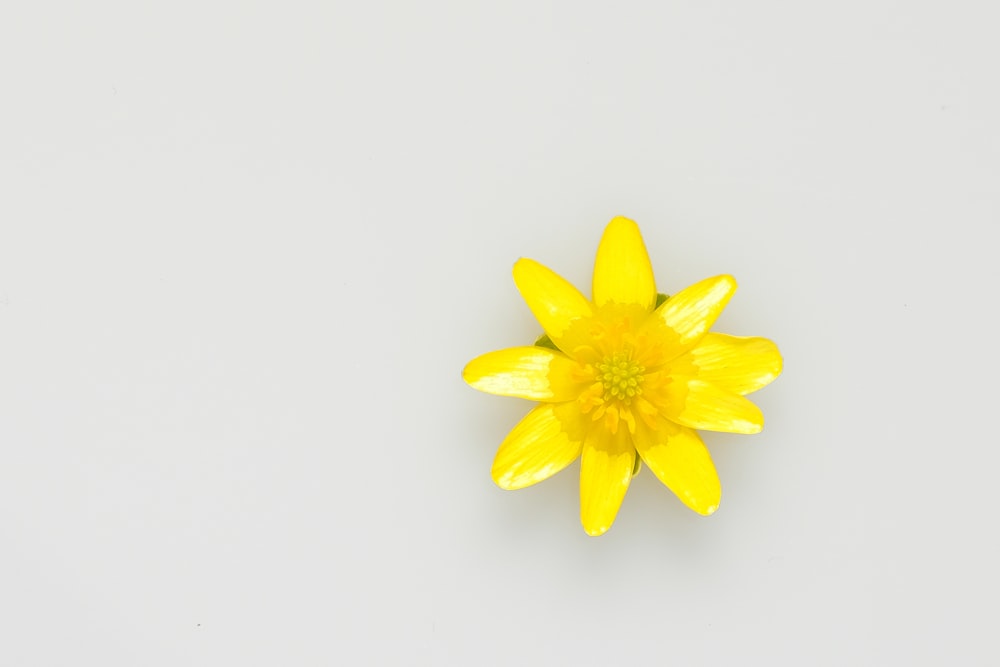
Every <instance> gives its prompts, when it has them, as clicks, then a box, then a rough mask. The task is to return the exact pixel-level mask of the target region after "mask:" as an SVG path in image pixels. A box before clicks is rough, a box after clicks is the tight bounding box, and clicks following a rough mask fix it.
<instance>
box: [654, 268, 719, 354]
mask: <svg viewBox="0 0 1000 667" xmlns="http://www.w3.org/2000/svg"><path fill="white" fill-rule="evenodd" d="M735 291H736V279H735V278H733V277H732V276H727V275H722V276H715V277H714V278H706V279H705V280H702V281H701V282H698V283H695V284H694V285H691V286H690V287H687V288H685V289H683V290H681V291H680V292H678V293H677V294H675V295H673V296H672V297H670V298H669V299H667V301H666V302H665V303H664V304H663V305H662V306H660V307H659V308H657V309H656V312H655V313H654V315H658V316H659V317H660V318H661V319H662V320H663V323H664V324H666V325H667V327H669V328H670V329H671V330H672V331H673V332H674V333H675V334H676V335H677V341H676V344H677V346H678V352H682V351H686V350H688V349H690V348H691V347H693V346H694V345H695V343H697V342H698V341H699V340H700V339H701V337H702V336H704V335H705V334H706V333H708V330H709V329H710V328H712V324H714V323H715V320H716V319H717V318H718V317H719V314H720V313H721V312H722V309H723V308H725V307H726V304H727V303H729V299H730V298H731V297H732V296H733V292H735Z"/></svg>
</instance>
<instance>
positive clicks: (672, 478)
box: [635, 420, 722, 516]
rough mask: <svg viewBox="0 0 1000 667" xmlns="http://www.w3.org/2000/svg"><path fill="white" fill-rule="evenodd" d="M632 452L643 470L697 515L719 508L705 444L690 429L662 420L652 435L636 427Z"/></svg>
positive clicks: (719, 491) (715, 479) (718, 493)
mask: <svg viewBox="0 0 1000 667" xmlns="http://www.w3.org/2000/svg"><path fill="white" fill-rule="evenodd" d="M640 432H641V437H637V438H636V439H635V446H636V449H637V450H638V451H639V455H640V456H641V457H642V460H643V461H645V462H646V466H647V467H649V469H650V470H652V471H653V474H654V475H656V476H657V477H658V478H659V480H660V481H661V482H663V483H664V485H666V487H667V488H668V489H670V490H671V491H673V492H674V493H675V494H676V495H677V497H678V498H680V499H681V501H682V502H683V503H684V504H685V505H687V506H688V507H690V508H691V509H693V510H694V511H695V512H697V513H698V514H701V515H704V516H708V515H709V514H712V513H713V512H715V510H717V509H718V508H719V501H720V500H721V499H722V486H721V485H720V484H719V475H718V474H717V473H716V472H715V464H713V463H712V457H711V455H709V453H708V449H706V448H705V444H704V443H703V442H702V441H701V438H700V437H698V434H697V433H696V432H695V431H693V430H692V429H689V428H685V427H684V426H678V425H677V424H673V423H670V422H668V421H666V420H664V421H663V422H662V423H661V424H660V425H659V428H657V429H656V430H655V431H654V430H652V429H649V428H648V427H646V426H645V425H641V426H640Z"/></svg>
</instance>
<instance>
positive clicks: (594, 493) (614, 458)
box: [580, 425, 635, 536]
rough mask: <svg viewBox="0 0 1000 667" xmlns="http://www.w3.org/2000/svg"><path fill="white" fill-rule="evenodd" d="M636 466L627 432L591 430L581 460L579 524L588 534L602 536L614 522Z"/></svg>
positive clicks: (595, 428) (598, 427) (633, 451)
mask: <svg viewBox="0 0 1000 667" xmlns="http://www.w3.org/2000/svg"><path fill="white" fill-rule="evenodd" d="M634 465H635V448H634V447H633V446H632V440H631V438H630V436H629V435H628V430H627V429H624V428H621V429H618V433H617V434H615V435H611V434H610V433H608V432H607V431H605V430H604V429H603V428H601V427H600V425H596V426H595V427H594V428H591V430H590V434H589V435H588V437H587V440H586V441H585V442H584V446H583V457H582V458H581V460H580V521H581V523H583V529H584V530H585V531H587V534H588V535H593V536H597V535H603V534H604V533H605V532H607V530H608V528H610V527H611V524H612V523H614V521H615V516H617V514H618V508H619V507H621V504H622V499H624V498H625V492H626V491H628V485H629V482H630V481H632V469H633V466H634Z"/></svg>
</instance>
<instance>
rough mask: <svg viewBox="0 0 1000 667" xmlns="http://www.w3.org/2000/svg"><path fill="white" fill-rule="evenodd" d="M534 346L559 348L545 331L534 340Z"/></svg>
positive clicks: (551, 348)
mask: <svg viewBox="0 0 1000 667" xmlns="http://www.w3.org/2000/svg"><path fill="white" fill-rule="evenodd" d="M535 347H547V348H549V349H550V350H556V351H558V350H559V348H558V347H556V344H555V343H553V342H552V339H551V338H549V335H548V334H546V333H543V334H542V335H541V336H539V337H538V338H537V339H536V340H535Z"/></svg>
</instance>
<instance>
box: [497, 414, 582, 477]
mask: <svg viewBox="0 0 1000 667" xmlns="http://www.w3.org/2000/svg"><path fill="white" fill-rule="evenodd" d="M562 407H569V408H572V409H574V410H575V406H574V405H573V404H572V403H569V404H562V405H559V404H544V405H539V406H538V407H537V408H535V409H534V410H532V411H531V412H529V413H528V414H527V415H526V416H525V418H524V419H522V420H521V421H520V423H518V425H517V426H515V427H514V428H513V429H512V430H511V432H510V433H509V434H507V437H506V438H504V441H503V442H502V443H501V444H500V449H498V450H497V455H496V458H494V459H493V471H492V474H493V481H494V482H496V484H497V486H499V487H500V488H501V489H509V490H512V489H522V488H524V487H526V486H531V485H532V484H537V483H538V482H541V481H543V480H546V479H548V478H549V477H551V476H552V475H554V474H556V473H557V472H559V471H560V470H562V469H563V468H565V467H566V466H568V465H569V464H570V463H572V462H573V461H575V460H576V458H577V457H578V456H580V447H581V441H580V440H578V439H573V438H571V437H570V436H569V434H568V433H567V432H566V430H565V429H564V427H563V419H562V418H561V416H560V414H559V412H560V408H562Z"/></svg>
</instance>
